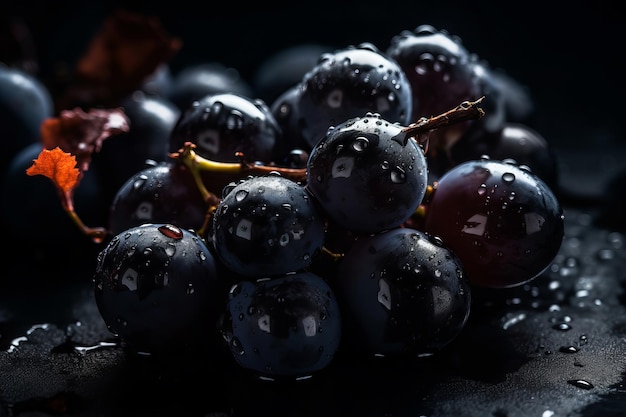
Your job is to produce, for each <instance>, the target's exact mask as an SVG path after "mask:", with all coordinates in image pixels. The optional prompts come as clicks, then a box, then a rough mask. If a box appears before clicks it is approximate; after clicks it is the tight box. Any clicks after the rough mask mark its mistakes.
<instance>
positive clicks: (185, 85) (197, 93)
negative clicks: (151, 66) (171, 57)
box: [167, 62, 253, 111]
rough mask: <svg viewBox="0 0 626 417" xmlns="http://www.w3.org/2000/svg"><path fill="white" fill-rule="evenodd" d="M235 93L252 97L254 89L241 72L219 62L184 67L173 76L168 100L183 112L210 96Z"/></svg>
mask: <svg viewBox="0 0 626 417" xmlns="http://www.w3.org/2000/svg"><path fill="white" fill-rule="evenodd" d="M222 93H235V94H239V95H242V96H245V97H252V96H253V95H252V87H251V86H250V85H249V84H248V82H247V81H246V80H244V79H243V78H242V77H241V75H240V73H239V71H238V70H237V69H235V68H231V67H227V66H226V65H224V64H221V63H218V62H206V63H200V64H193V65H188V66H186V67H184V68H183V69H182V70H181V71H179V72H177V73H176V74H174V75H173V78H172V82H171V85H170V88H169V90H168V94H167V98H168V99H169V100H170V101H172V103H174V104H175V105H176V106H178V108H179V109H180V110H181V111H186V110H187V109H188V108H189V107H191V105H192V104H193V102H194V101H196V100H200V99H202V98H203V97H204V96H207V95H209V94H222Z"/></svg>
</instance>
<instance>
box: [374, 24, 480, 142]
mask: <svg viewBox="0 0 626 417" xmlns="http://www.w3.org/2000/svg"><path fill="white" fill-rule="evenodd" d="M386 52H387V54H388V55H389V57H391V58H392V59H393V60H395V61H396V62H397V63H398V65H399V66H400V68H401V69H402V71H403V72H404V73H405V74H406V77H407V79H408V81H409V84H410V86H411V88H410V91H411V93H412V98H413V110H412V112H411V114H410V120H412V121H415V120H419V118H420V117H430V116H433V115H437V114H441V113H443V112H444V111H446V110H447V109H450V108H453V107H454V106H455V105H457V104H458V103H461V102H463V101H467V100H475V99H476V98H478V97H480V93H481V91H480V90H481V89H480V80H479V78H478V77H477V76H476V73H475V72H474V67H473V62H474V60H475V59H476V58H475V56H474V55H472V54H471V53H470V52H469V50H468V49H467V48H466V47H465V46H464V45H463V43H462V41H461V39H460V38H459V37H458V36H453V35H451V34H450V33H449V32H448V31H446V30H437V29H436V28H435V27H433V26H431V25H420V26H417V27H416V28H415V29H414V30H413V31H409V30H403V31H402V32H400V33H399V34H397V35H395V36H394V37H393V38H392V39H391V42H390V44H389V47H388V48H387V51H386ZM470 125H471V122H466V123H457V124H455V125H454V126H451V127H447V128H445V129H439V130H436V131H433V132H431V135H430V147H429V152H431V153H434V152H436V151H438V150H439V149H446V148H447V147H448V146H449V144H451V143H454V142H455V141H456V140H458V138H459V137H460V136H461V135H462V134H463V133H464V132H465V131H466V130H467V129H468V128H469V127H470Z"/></svg>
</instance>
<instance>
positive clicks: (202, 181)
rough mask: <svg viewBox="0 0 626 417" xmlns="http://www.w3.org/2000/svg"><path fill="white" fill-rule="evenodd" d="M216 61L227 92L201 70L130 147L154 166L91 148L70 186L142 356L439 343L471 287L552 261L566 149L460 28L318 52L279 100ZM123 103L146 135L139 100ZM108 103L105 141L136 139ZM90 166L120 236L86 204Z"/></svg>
mask: <svg viewBox="0 0 626 417" xmlns="http://www.w3.org/2000/svg"><path fill="white" fill-rule="evenodd" d="M204 70H207V71H213V75H216V74H219V75H221V76H222V77H223V78H220V77H217V76H216V77H217V79H220V80H221V81H219V82H218V84H219V85H214V86H213V87H214V89H213V90H212V91H209V90H208V89H205V88H203V87H201V86H199V85H198V84H197V82H198V80H199V79H201V78H202V77H199V76H198V75H197V74H198V72H197V71H195V72H194V71H190V72H189V74H192V75H187V76H186V77H187V78H185V81H186V83H181V84H179V85H184V86H185V87H184V88H185V91H191V93H187V95H186V94H184V91H183V88H182V87H180V88H178V89H175V88H173V86H172V89H171V90H170V91H169V93H168V94H170V96H171V97H174V96H175V95H176V94H178V96H177V97H179V99H180V103H184V104H181V107H180V108H179V110H178V111H176V110H173V111H169V112H166V115H167V116H165V117H166V119H167V122H164V119H163V118H158V122H157V120H156V119H157V118H156V117H154V119H155V120H151V122H148V123H145V124H147V125H149V126H150V128H151V129H153V132H152V133H151V134H144V136H143V137H144V138H150V146H149V147H148V146H147V145H146V143H147V142H140V147H139V148H135V150H134V151H133V152H132V157H133V158H134V161H140V163H142V164H143V163H144V162H145V165H142V167H141V168H140V169H138V168H137V165H133V164H130V163H129V164H127V166H126V167H125V169H122V168H121V167H119V166H118V165H116V163H115V158H116V157H119V156H120V154H121V153H124V155H126V154H127V153H129V152H130V151H129V149H130V148H128V147H126V148H124V147H123V146H126V145H120V144H121V143H122V142H120V141H117V142H113V140H107V141H105V142H104V143H102V144H101V145H102V146H101V148H102V149H101V150H100V149H99V147H100V146H99V145H100V144H98V143H96V146H93V148H94V152H92V153H89V154H88V155H87V156H86V157H84V158H83V159H79V162H80V161H83V163H85V160H86V159H87V162H88V163H91V162H93V164H92V165H93V168H94V169H90V170H82V171H81V172H80V174H79V175H82V177H81V181H82V182H81V187H76V191H77V192H76V193H74V188H72V186H71V185H70V186H68V187H66V188H64V189H63V190H64V192H63V193H62V201H63V202H64V205H63V207H64V208H65V210H66V211H67V212H69V213H70V214H71V216H70V217H71V218H72V219H73V220H74V221H75V222H76V223H78V224H79V226H81V228H82V230H83V231H84V232H86V234H88V235H90V236H91V237H93V238H94V239H95V240H96V241H98V242H101V243H102V244H103V247H102V250H101V251H99V253H98V256H97V260H96V268H95V274H94V276H93V277H94V291H95V299H96V302H97V305H98V308H99V311H100V313H101V315H102V318H103V320H104V321H105V322H106V324H107V326H108V328H109V329H110V331H111V332H112V333H113V334H115V335H116V336H118V337H119V338H120V339H121V340H122V341H123V343H124V345H125V347H126V348H127V349H128V350H129V351H133V352H145V353H152V354H157V353H162V352H171V351H176V352H180V349H181V347H184V348H196V347H198V346H200V347H201V349H204V348H205V347H206V349H209V350H217V351H223V353H225V354H227V355H230V357H231V358H232V359H233V360H234V361H235V362H236V363H238V364H239V365H240V366H241V367H243V368H245V369H247V370H250V371H252V372H254V373H256V374H257V375H260V376H262V377H264V378H271V379H274V378H282V377H288V378H304V377H308V376H310V375H312V374H314V373H315V372H318V371H320V370H323V369H324V368H326V367H327V366H329V365H330V364H331V362H332V361H333V359H334V358H335V357H336V354H337V353H338V352H339V351H340V350H344V351H346V352H350V354H354V355H357V356H363V357H371V356H383V357H394V358H395V357H415V356H418V355H422V354H431V353H434V352H436V351H437V350H439V349H441V348H443V347H445V346H446V345H448V344H449V343H451V342H452V341H453V340H454V339H455V338H456V336H457V335H458V334H459V333H460V332H461V331H462V329H463V327H464V326H465V324H466V322H467V320H468V317H469V314H470V309H471V303H472V297H471V292H472V289H473V288H474V287H489V288H505V287H512V286H517V285H521V284H523V283H526V282H528V281H530V280H532V279H534V278H536V277H537V276H539V275H540V274H541V273H542V272H543V271H544V270H545V269H546V268H547V267H548V266H549V264H550V262H551V261H552V260H553V258H554V256H555V255H556V254H557V252H558V250H559V248H560V245H561V240H562V238H563V232H564V230H563V227H564V226H563V225H564V223H563V213H562V209H561V207H560V205H559V202H558V199H557V197H556V195H555V194H554V192H553V191H552V188H551V187H553V186H554V185H556V178H555V175H554V173H555V163H554V162H555V161H554V160H553V157H552V155H551V153H550V150H549V147H548V144H547V142H546V141H545V140H544V139H543V138H542V137H541V136H540V135H539V134H538V133H537V132H534V131H533V130H532V129H531V128H530V127H528V126H526V125H524V124H523V123H522V122H521V120H523V119H524V117H526V116H527V115H528V113H529V112H530V108H529V105H528V101H527V97H526V96H525V95H524V93H523V89H521V88H520V87H519V86H518V85H517V84H516V83H515V82H514V81H513V80H510V79H508V78H507V77H506V76H505V75H504V74H501V73H498V72H497V71H495V70H493V69H491V68H490V67H489V65H488V64H487V63H486V62H484V61H481V60H479V59H478V58H477V57H476V56H475V55H473V54H471V53H470V52H469V51H467V50H466V49H465V47H464V46H463V45H462V43H461V42H460V40H459V39H458V38H456V37H454V36H451V35H450V34H449V33H447V32H446V31H442V30H436V29H435V28H433V27H432V26H428V25H423V26H419V27H417V28H416V29H415V30H414V31H403V32H401V33H400V34H399V35H398V36H396V37H394V38H393V39H392V40H391V42H390V46H389V48H388V49H387V51H386V52H383V51H381V50H380V49H378V48H377V47H376V46H374V45H373V44H371V43H363V44H360V45H358V46H352V45H351V46H348V47H345V48H342V49H337V50H335V51H334V52H325V53H322V54H321V55H320V56H319V59H318V61H317V63H316V64H315V65H313V66H312V67H311V68H309V69H307V71H306V72H305V73H304V74H302V77H301V78H300V81H299V82H297V83H296V84H295V85H293V86H291V87H289V88H288V89H286V90H285V91H284V92H283V93H282V94H280V95H278V96H277V98H276V99H274V100H273V101H272V103H270V105H267V104H266V102H265V101H264V100H263V99H260V98H253V97H252V95H251V94H246V93H242V91H245V88H243V87H242V88H241V89H238V88H236V87H235V85H234V84H233V83H232V82H225V81H223V80H225V79H226V78H225V77H226V74H227V72H225V71H221V68H218V69H216V67H211V68H208V67H204ZM198 71H199V70H198ZM205 79H206V77H205ZM214 79H215V78H214ZM194 82H196V83H195V84H194ZM146 85H147V84H146ZM190 85H192V86H194V87H195V88H190V87H189V86H190ZM143 88H144V90H143V93H142V95H141V97H142V99H143V100H146V94H147V93H146V90H147V87H146V86H144V87H143ZM152 94H155V95H152V96H148V97H152V99H154V97H158V94H156V93H152ZM189 94H193V95H194V96H193V98H190V97H189ZM183 96H185V98H184V99H183V98H182V97H183ZM135 97H136V95H135ZM125 100H126V101H124V103H126V104H125V105H124V106H123V108H124V109H125V110H126V115H127V116H128V117H129V119H130V127H131V129H130V132H132V131H133V128H134V126H135V124H134V122H135V121H138V120H143V121H144V122H145V120H146V117H145V112H144V113H138V114H142V115H137V114H136V115H133V114H132V111H130V110H131V109H134V108H135V109H136V108H137V106H133V105H132V100H130V99H129V98H126V99H125ZM482 106H484V108H485V109H486V110H483V107H482ZM144 107H147V106H144ZM168 109H172V107H169V108H168ZM112 114H113V113H110V114H107V115H106V117H104V118H102V119H97V120H98V121H102V120H104V123H102V122H101V123H100V128H101V130H99V135H95V136H98V138H100V139H101V138H102V137H103V136H107V135H113V134H115V133H118V131H119V132H124V130H125V126H124V123H120V124H118V125H117V129H118V131H115V130H114V129H113V127H112V124H113V123H112V120H113V118H112V117H111V115H112ZM88 115H89V114H88ZM88 115H87V116H85V115H83V116H82V119H81V120H82V121H83V124H80V123H79V127H83V129H82V130H81V129H78V130H79V131H80V133H81V134H82V135H85V130H86V129H84V125H85V120H87V121H88V122H90V123H92V124H93V120H92V119H90V118H89V117H88ZM71 116H73V117H69V116H68V117H67V119H71V120H75V119H76V117H75V116H76V114H71ZM424 116H428V117H424ZM118 121H119V120H118ZM65 122H66V123H67V120H65ZM138 125H141V124H140V123H138ZM66 126H67V125H61V127H66ZM72 126H74V127H76V126H75V125H72ZM103 126H104V127H103ZM155 126H156V127H155ZM145 129H146V128H144V129H143V131H144V132H145ZM140 130H141V129H140ZM102 131H105V132H106V134H104V133H102ZM92 136H93V135H92ZM155 137H158V138H159V139H158V140H157V139H154V138H155ZM113 139H117V138H113ZM126 140H127V142H130V138H127V139H126ZM145 140H148V139H145ZM138 141H139V140H138ZM109 143H111V145H109ZM113 143H115V145H113ZM80 144H82V145H84V142H80ZM155 144H158V146H155ZM164 144H165V148H166V149H163V148H164V146H163V145H164ZM76 148H80V149H84V146H83V147H76ZM140 148H142V149H140ZM157 148H158V149H157ZM33 149H35V148H34V147H33ZM38 150H41V147H39V148H38ZM46 151H47V152H51V151H50V150H48V149H46V150H44V151H42V153H44V152H46ZM27 155H29V156H32V151H29V153H28V154H27ZM92 156H93V161H91V160H90V159H89V158H90V157H92ZM35 157H36V156H35ZM35 157H32V158H30V159H28V158H26V159H25V158H24V157H23V156H21V159H20V161H19V163H18V162H15V161H14V162H13V165H12V166H13V167H14V168H13V169H26V168H28V167H24V163H25V162H28V161H32V160H33V159H35ZM49 158H51V157H49ZM55 158H56V156H55ZM85 158H86V159H85ZM58 159H62V158H61V156H59V158H58ZM38 164H43V159H42V160H40V159H36V160H35V161H34V165H33V166H31V167H30V168H28V169H29V170H33V169H34V168H36V166H37V165H38ZM15 167H17V168H15ZM126 169H128V170H132V172H129V171H126ZM54 172H55V175H57V176H58V170H54ZM94 172H95V173H94ZM36 173H41V172H38V171H36V170H35V171H31V174H36ZM89 175H93V176H97V178H95V179H96V180H97V181H98V184H97V187H98V189H100V190H105V191H103V192H104V195H103V196H102V199H104V200H105V201H110V204H107V205H106V206H107V211H106V222H107V228H106V229H90V228H87V227H85V226H84V224H82V222H81V221H80V219H78V216H77V214H76V212H75V211H74V207H73V204H72V203H73V198H74V197H76V196H78V191H79V190H80V189H81V188H83V186H84V183H85V182H86V181H87V180H88V179H89V178H90V177H89ZM63 179H64V180H65V177H64V178H63ZM55 180H56V183H57V185H59V182H60V181H59V179H58V178H55ZM5 182H6V181H5ZM9 183H11V184H15V181H10V182H9ZM68 189H69V191H68ZM215 348H217V349H215Z"/></svg>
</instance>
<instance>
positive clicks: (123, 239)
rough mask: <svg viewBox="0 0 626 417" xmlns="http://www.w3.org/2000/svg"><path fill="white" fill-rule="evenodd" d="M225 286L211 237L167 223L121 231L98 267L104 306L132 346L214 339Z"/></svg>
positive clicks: (170, 347)
mask: <svg viewBox="0 0 626 417" xmlns="http://www.w3.org/2000/svg"><path fill="white" fill-rule="evenodd" d="M226 291H227V289H226V287H225V285H224V282H223V281H222V280H221V279H220V278H219V276H218V273H217V267H216V262H215V260H214V257H213V254H212V253H211V251H210V250H209V247H207V245H206V244H205V243H204V241H203V240H202V239H200V238H199V237H198V236H197V235H195V234H194V233H192V232H190V231H188V230H185V229H181V228H179V227H177V226H174V225H170V224H163V223H161V224H159V223H155V224H144V225H142V226H137V227H133V228H130V229H128V230H126V231H123V232H121V233H120V234H118V235H116V236H114V237H113V238H112V239H111V241H110V242H109V243H108V245H107V246H106V247H105V248H104V249H103V250H102V251H101V252H100V254H99V255H98V262H97V266H96V271H95V274H94V292H95V300H96V303H97V307H98V310H99V311H100V314H101V316H102V318H103V320H104V321H105V323H106V325H107V327H108V328H109V330H110V331H111V332H112V333H113V334H114V335H116V336H118V337H119V338H120V339H121V340H122V342H123V343H124V346H125V348H126V349H127V350H128V351H129V352H133V353H148V354H160V353H167V352H174V351H186V350H192V349H196V348H198V347H202V346H204V345H206V346H207V347H208V348H211V346H215V345H216V343H217V342H218V340H219V339H218V337H219V333H218V319H219V315H220V314H221V313H222V311H223V309H224V305H225V304H224V303H225V301H226V294H227V292H226Z"/></svg>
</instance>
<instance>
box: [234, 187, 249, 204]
mask: <svg viewBox="0 0 626 417" xmlns="http://www.w3.org/2000/svg"><path fill="white" fill-rule="evenodd" d="M247 196H248V191H246V190H239V191H237V193H236V194H235V200H237V201H243V200H244V199H245V198H246V197H247Z"/></svg>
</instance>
